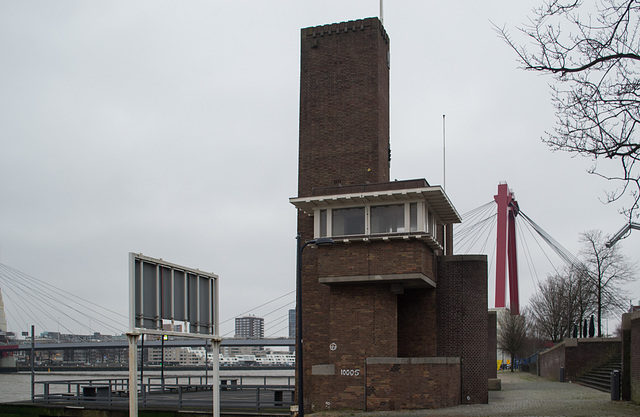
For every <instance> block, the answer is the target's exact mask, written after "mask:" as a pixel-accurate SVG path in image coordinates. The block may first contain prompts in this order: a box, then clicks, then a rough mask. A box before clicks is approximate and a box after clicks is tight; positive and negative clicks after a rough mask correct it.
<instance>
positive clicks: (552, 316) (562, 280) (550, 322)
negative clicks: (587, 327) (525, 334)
mask: <svg viewBox="0 0 640 417" xmlns="http://www.w3.org/2000/svg"><path fill="white" fill-rule="evenodd" d="M568 287H569V279H568V278H567V277H566V276H563V275H560V274H556V275H550V276H549V277H547V279H546V280H545V281H542V282H539V283H538V291H536V293H535V294H534V295H533V296H532V297H531V298H530V299H529V314H530V316H531V321H532V325H533V326H534V327H535V332H536V334H537V335H538V337H541V338H543V339H545V340H550V341H552V342H554V343H556V342H561V341H562V340H564V338H565V337H566V336H567V335H568V334H569V331H570V329H571V322H570V321H569V318H568V316H569V314H568V311H567V308H568V303H567V297H566V295H565V294H566V292H567V288H568Z"/></svg>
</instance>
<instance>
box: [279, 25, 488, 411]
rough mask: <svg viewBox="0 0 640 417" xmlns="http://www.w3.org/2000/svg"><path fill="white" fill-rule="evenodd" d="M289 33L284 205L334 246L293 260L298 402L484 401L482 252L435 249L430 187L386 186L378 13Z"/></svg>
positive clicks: (439, 225) (441, 204) (440, 200)
mask: <svg viewBox="0 0 640 417" xmlns="http://www.w3.org/2000/svg"><path fill="white" fill-rule="evenodd" d="M301 35H302V40H301V43H302V46H301V81H300V138H299V147H300V148H299V169H298V196H297V197H295V198H292V199H291V200H290V201H291V203H292V204H294V205H295V206H296V208H297V209H298V233H299V235H300V237H301V240H302V241H308V240H311V239H314V238H318V237H331V238H332V239H333V240H334V241H335V244H334V245H332V246H329V247H317V248H309V249H307V250H305V251H304V254H303V257H302V261H301V265H302V289H301V291H302V308H301V311H300V312H299V314H301V315H302V323H303V329H302V337H303V340H304V344H303V350H304V371H303V375H302V378H304V387H305V388H304V397H305V398H304V402H305V410H306V411H312V410H313V411H320V410H326V409H335V408H352V409H368V410H385V409H396V408H433V407H442V406H451V405H456V404H459V403H460V402H486V400H487V392H486V386H487V385H486V382H487V381H486V377H487V372H486V363H487V359H486V354H487V353H486V352H487V351H486V346H485V347H484V349H483V347H482V341H478V340H477V339H478V338H479V335H480V334H481V335H482V337H483V338H484V340H485V341H486V334H487V329H486V315H487V312H486V257H469V256H467V257H466V258H465V259H461V258H457V257H454V256H450V257H449V256H447V257H445V256H443V249H444V248H443V243H444V242H443V236H442V230H443V227H444V226H445V225H450V224H452V223H458V222H460V217H459V215H458V213H457V212H456V210H455V208H454V207H453V205H452V204H451V202H450V201H449V199H448V197H447V196H446V194H445V193H444V191H443V190H442V188H441V187H439V186H430V185H429V183H428V182H427V181H426V180H424V179H417V180H406V181H393V182H389V154H390V152H389V37H388V36H387V34H386V32H385V30H384V28H383V26H382V24H381V23H380V21H379V20H378V19H377V18H369V19H364V20H357V21H350V22H343V23H338V24H332V25H325V26H317V27H311V28H305V29H302V33H301ZM483 268H484V269H483ZM483 293H484V299H483V298H482V294H483ZM483 302H484V306H483ZM462 305H468V306H472V307H467V309H466V310H464V311H463V309H462V307H461V306H462ZM476 311H477V312H478V314H479V315H475V314H472V313H473V312H476ZM476 316H477V317H476ZM480 316H482V317H480ZM482 318H484V324H483V321H482ZM483 326H484V328H483ZM465 343H467V346H473V349H468V348H467V350H465V349H463V347H464V345H465ZM475 356H477V357H478V358H480V357H481V361H479V363H481V367H482V369H481V370H478V371H475V370H474V371H472V372H469V370H468V369H467V368H465V367H463V366H462V365H461V364H462V363H463V361H466V360H470V362H471V361H475V359H477V358H476V357H475ZM469 369H471V368H469ZM465 379H466V380H467V381H474V382H473V383H472V384H471V383H470V382H466V385H465V383H461V382H460V381H464V380H465ZM482 380H484V382H482ZM472 385H473V386H472ZM464 398H468V399H469V400H467V401H465V400H464Z"/></svg>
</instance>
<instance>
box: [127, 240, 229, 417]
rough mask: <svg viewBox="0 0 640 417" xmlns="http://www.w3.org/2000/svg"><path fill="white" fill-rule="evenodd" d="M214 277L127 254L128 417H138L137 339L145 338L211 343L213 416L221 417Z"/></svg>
mask: <svg viewBox="0 0 640 417" xmlns="http://www.w3.org/2000/svg"><path fill="white" fill-rule="evenodd" d="M218 294H219V292H218V276H217V275H216V274H212V273H206V272H203V271H200V270H199V269H193V268H188V267H184V266H180V265H176V264H173V263H170V262H166V261H164V260H162V259H156V258H151V257H148V256H144V255H142V254H139V253H133V252H130V253H129V333H127V339H128V341H129V415H130V416H133V417H137V416H138V366H137V365H138V339H139V337H140V336H142V335H145V334H152V335H159V336H164V335H167V336H180V337H191V338H199V339H209V340H211V346H212V347H213V357H214V358H213V381H214V382H213V383H214V387H213V389H212V391H213V417H220V389H219V387H218V386H217V385H218V384H219V382H218V381H219V380H220V375H219V366H220V365H219V363H220V342H221V341H222V338H221V337H220V335H219V332H220V319H219V307H218V306H219V304H218V300H219V295H218ZM165 320H170V321H171V323H172V324H174V323H175V321H180V322H184V323H185V324H186V323H189V332H176V331H173V327H172V330H171V331H165V330H163V323H164V321H165Z"/></svg>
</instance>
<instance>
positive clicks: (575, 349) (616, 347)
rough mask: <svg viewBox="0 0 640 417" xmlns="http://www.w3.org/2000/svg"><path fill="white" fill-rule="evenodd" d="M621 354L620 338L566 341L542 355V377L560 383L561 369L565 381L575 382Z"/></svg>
mask: <svg viewBox="0 0 640 417" xmlns="http://www.w3.org/2000/svg"><path fill="white" fill-rule="evenodd" d="M620 352H621V341H620V339H619V338H587V339H573V338H572V339H566V340H565V341H563V342H561V343H559V344H557V345H556V346H554V347H553V348H551V349H549V350H547V351H545V352H541V353H540V355H539V356H538V361H539V366H540V376H542V377H544V378H547V379H550V380H552V381H559V380H560V368H564V380H565V381H566V382H569V381H573V380H575V379H576V378H577V377H579V376H581V375H582V374H584V373H585V372H588V371H590V370H592V369H593V368H597V367H598V366H601V365H603V364H605V363H606V362H607V361H608V360H609V359H610V358H611V357H612V356H613V355H615V354H619V353H620Z"/></svg>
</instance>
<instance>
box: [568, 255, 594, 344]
mask: <svg viewBox="0 0 640 417" xmlns="http://www.w3.org/2000/svg"><path fill="white" fill-rule="evenodd" d="M567 274H568V278H569V286H570V287H571V290H570V291H569V293H568V296H569V297H570V299H569V300H568V301H567V303H568V306H569V307H568V308H569V314H568V317H567V321H568V322H569V323H570V325H571V324H573V325H574V326H576V325H577V326H580V331H579V333H582V323H583V322H584V320H585V319H586V318H587V317H589V316H590V315H591V314H592V313H594V312H595V311H596V304H597V303H596V297H595V294H596V291H595V286H594V282H593V280H591V277H590V276H589V271H588V270H587V268H586V267H585V265H584V264H582V263H576V264H574V265H572V266H571V267H570V268H569V269H568V270H567ZM570 330H571V329H569V331H570ZM584 337H586V335H584Z"/></svg>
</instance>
